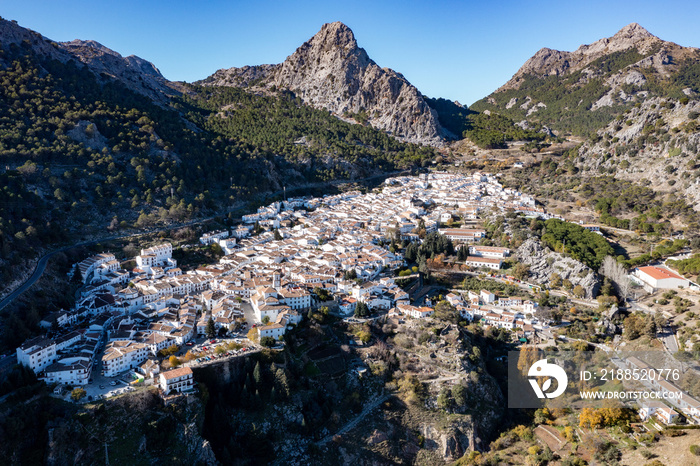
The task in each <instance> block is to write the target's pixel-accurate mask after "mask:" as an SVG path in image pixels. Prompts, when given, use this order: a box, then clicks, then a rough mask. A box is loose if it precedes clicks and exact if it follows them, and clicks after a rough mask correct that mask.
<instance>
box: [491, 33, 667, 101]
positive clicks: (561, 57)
mask: <svg viewBox="0 0 700 466" xmlns="http://www.w3.org/2000/svg"><path fill="white" fill-rule="evenodd" d="M659 43H665V44H669V45H673V44H670V43H667V42H663V41H662V40H661V39H659V38H658V37H656V36H654V35H653V34H651V33H650V32H649V31H647V30H646V29H644V28H643V27H642V26H640V25H639V24H637V23H631V24H628V25H627V26H625V27H623V28H622V29H620V30H619V31H618V32H617V33H616V34H615V35H614V36H612V37H605V38H603V39H600V40H597V41H595V42H593V43H592V44H586V45H581V46H580V47H579V48H578V49H576V50H575V51H573V52H566V51H559V50H554V49H550V48H546V47H545V48H542V49H540V50H539V51H538V52H537V53H536V54H535V55H533V56H532V57H531V58H530V59H528V60H527V61H526V62H525V64H524V65H523V66H522V67H521V68H520V69H519V70H518V72H517V73H515V75H513V77H512V78H511V79H510V81H508V82H507V83H506V84H504V85H503V86H502V87H501V88H499V89H498V90H497V91H496V92H500V91H503V90H507V89H518V88H519V87H520V84H521V82H522V79H523V77H524V76H525V75H533V76H540V77H541V76H552V75H555V76H561V75H564V74H567V73H573V72H575V71H578V70H581V69H583V68H585V67H586V66H588V65H589V64H590V63H592V62H593V61H595V60H596V59H598V58H600V57H603V56H605V55H608V54H611V53H614V52H620V51H624V50H628V49H631V48H636V49H637V50H638V51H639V53H641V54H646V53H648V52H649V51H651V50H652V49H653V47H654V46H655V45H657V44H659Z"/></svg>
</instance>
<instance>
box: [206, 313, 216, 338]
mask: <svg viewBox="0 0 700 466" xmlns="http://www.w3.org/2000/svg"><path fill="white" fill-rule="evenodd" d="M205 332H206V334H207V338H214V336H216V326H215V325H214V319H212V317H211V316H209V320H208V321H207V328H206V330H205Z"/></svg>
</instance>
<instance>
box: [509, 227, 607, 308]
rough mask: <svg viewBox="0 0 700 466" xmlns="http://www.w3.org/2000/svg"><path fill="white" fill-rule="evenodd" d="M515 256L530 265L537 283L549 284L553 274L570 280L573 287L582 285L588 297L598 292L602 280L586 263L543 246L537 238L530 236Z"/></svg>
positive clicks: (531, 273) (531, 274) (531, 272)
mask: <svg viewBox="0 0 700 466" xmlns="http://www.w3.org/2000/svg"><path fill="white" fill-rule="evenodd" d="M515 257H516V258H517V259H518V260H519V261H520V262H522V263H523V264H525V265H528V266H529V267H530V277H531V278H532V279H533V280H534V281H535V282H537V283H540V284H542V285H549V283H550V282H551V280H552V275H553V274H555V273H556V274H558V275H559V277H561V279H562V280H569V281H570V282H571V284H572V286H573V287H576V286H577V285H581V286H582V287H583V289H584V290H586V298H589V299H591V298H593V297H595V296H596V295H597V294H598V289H599V288H600V280H599V278H598V276H597V275H596V274H595V273H594V272H593V270H592V269H591V268H590V267H588V266H586V265H585V264H583V263H581V262H579V261H577V260H575V259H572V258H571V257H567V256H565V255H564V254H560V253H557V252H554V251H551V250H550V249H547V248H545V247H543V246H542V244H541V243H540V242H539V241H538V240H537V239H535V238H529V239H528V240H527V241H525V242H524V243H523V244H522V245H521V246H520V247H519V248H518V249H517V250H516V252H515Z"/></svg>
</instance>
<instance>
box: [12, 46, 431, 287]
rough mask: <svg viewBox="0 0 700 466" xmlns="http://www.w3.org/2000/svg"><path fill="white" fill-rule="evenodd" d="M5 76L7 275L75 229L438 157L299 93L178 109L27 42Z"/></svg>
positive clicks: (193, 102)
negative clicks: (312, 104)
mask: <svg viewBox="0 0 700 466" xmlns="http://www.w3.org/2000/svg"><path fill="white" fill-rule="evenodd" d="M0 81H1V82H2V83H3V85H2V88H1V89H0V93H1V95H2V99H0V168H1V170H0V179H1V180H2V188H0V189H2V199H0V278H2V281H3V282H7V281H9V278H10V276H11V273H10V267H11V266H12V265H16V264H18V263H20V262H22V261H23V260H24V259H26V258H28V257H32V256H33V255H34V251H33V249H34V248H36V247H38V246H40V245H41V246H44V247H46V246H48V245H50V244H53V243H55V242H57V241H66V240H69V239H70V235H71V232H76V231H81V232H83V233H85V232H100V231H102V232H104V231H105V230H107V229H108V230H111V231H114V230H119V229H124V228H131V227H139V228H143V227H148V226H151V225H155V224H158V223H163V222H181V221H185V220H188V219H191V218H195V217H197V216H199V215H203V214H211V213H214V212H216V211H217V210H218V209H220V208H222V207H223V206H227V205H230V204H231V203H234V202H236V201H239V200H245V199H248V198H250V196H253V195H255V194H256V193H259V192H265V191H269V190H276V189H280V188H281V187H282V184H285V185H287V186H294V185H302V184H304V183H309V182H318V181H327V180H330V179H335V178H341V177H344V176H351V175H352V176H361V175H363V174H368V173H370V172H371V173H375V172H376V171H377V170H380V171H384V170H386V171H389V170H394V169H396V168H398V167H407V166H411V165H413V164H419V163H425V161H427V160H429V159H430V158H431V157H432V154H433V152H432V149H427V148H422V147H419V146H414V145H409V144H404V143H400V142H397V141H396V140H394V139H391V138H390V137H388V136H387V135H386V134H384V133H382V132H379V131H376V130H374V129H372V128H369V127H363V126H359V125H351V124H348V123H344V122H342V121H340V120H338V119H336V118H333V117H331V116H330V115H328V114H327V112H323V111H320V110H313V109H310V108H308V107H304V106H302V105H301V104H300V102H299V101H298V100H297V99H295V98H294V97H293V96H291V95H289V94H283V95H281V96H280V97H279V98H274V97H257V96H254V95H250V94H245V93H243V92H241V91H238V90H236V89H221V90H219V89H209V90H202V89H199V88H196V87H192V88H191V91H192V94H191V96H190V97H182V98H177V97H174V98H173V100H172V101H171V105H170V106H168V107H164V106H162V105H159V104H156V103H154V102H152V101H151V100H150V99H148V98H145V97H144V96H143V95H140V94H137V93H135V92H133V91H130V90H129V89H127V88H126V87H125V86H124V85H122V84H121V83H120V82H117V81H115V80H111V79H108V78H107V77H105V76H99V77H98V76H96V75H95V74H94V73H93V72H92V71H91V70H90V69H89V67H87V66H84V65H80V64H77V63H76V62H74V61H72V60H71V61H69V62H67V63H63V62H61V61H58V60H55V59H49V58H48V57H47V56H45V55H42V54H39V53H36V51H35V48H34V47H33V46H32V45H31V44H29V43H28V42H27V41H25V42H23V43H21V44H20V45H15V44H10V45H8V46H3V48H2V49H1V50H0ZM221 106H228V107H227V108H226V109H224V110H223V112H219V110H220V109H221ZM188 118H190V119H191V120H188ZM299 139H302V140H305V141H306V142H305V143H299V144H295V141H298V140H299Z"/></svg>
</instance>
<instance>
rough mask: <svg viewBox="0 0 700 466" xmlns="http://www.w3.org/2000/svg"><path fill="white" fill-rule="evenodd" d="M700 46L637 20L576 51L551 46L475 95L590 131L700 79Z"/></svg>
mask: <svg viewBox="0 0 700 466" xmlns="http://www.w3.org/2000/svg"><path fill="white" fill-rule="evenodd" d="M699 63H700V50H698V49H697V48H693V47H682V46H680V45H678V44H675V43H672V42H668V41H664V40H662V39H660V38H658V37H656V36H654V35H653V34H651V33H650V32H649V31H647V30H646V29H644V28H643V27H642V26H640V25H639V24H637V23H632V24H630V25H628V26H625V27H624V28H622V29H621V30H620V31H618V32H617V33H616V34H615V35H613V36H612V37H609V38H604V39H600V40H598V41H596V42H594V43H592V44H588V45H582V46H580V47H579V48H578V49H576V50H575V51H573V52H566V51H559V50H553V49H549V48H543V49H541V50H539V51H538V52H537V53H536V54H535V55H534V56H533V57H532V58H530V59H529V60H527V62H525V64H524V65H523V66H522V67H521V68H520V69H519V70H518V72H517V73H515V75H514V76H513V77H512V78H511V79H510V80H509V81H508V82H507V83H505V84H504V85H503V86H501V87H500V88H499V89H498V90H496V91H495V92H494V93H493V94H491V95H490V96H488V97H486V98H485V99H482V100H480V101H479V102H477V103H475V104H474V106H473V108H474V109H475V110H479V111H485V110H490V111H498V112H500V113H502V114H504V115H506V116H509V117H511V118H513V119H515V120H516V121H522V120H529V121H530V122H533V123H538V124H541V125H546V126H549V127H552V128H554V129H555V130H558V131H559V133H560V134H564V133H573V134H577V135H588V134H590V132H591V131H596V130H598V129H600V128H602V127H604V126H605V125H606V124H608V123H609V122H610V121H611V120H612V119H613V118H614V116H615V115H617V114H619V113H621V112H624V111H626V110H629V109H630V108H631V107H633V106H634V105H635V104H637V103H642V102H644V101H645V100H647V99H650V98H653V97H662V98H676V99H678V98H680V97H681V96H682V94H681V91H683V89H686V88H690V89H692V90H695V91H697V90H698V89H697V87H699V86H700V82H698V78H697V72H696V70H695V68H696V67H697V66H698V64H699Z"/></svg>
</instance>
